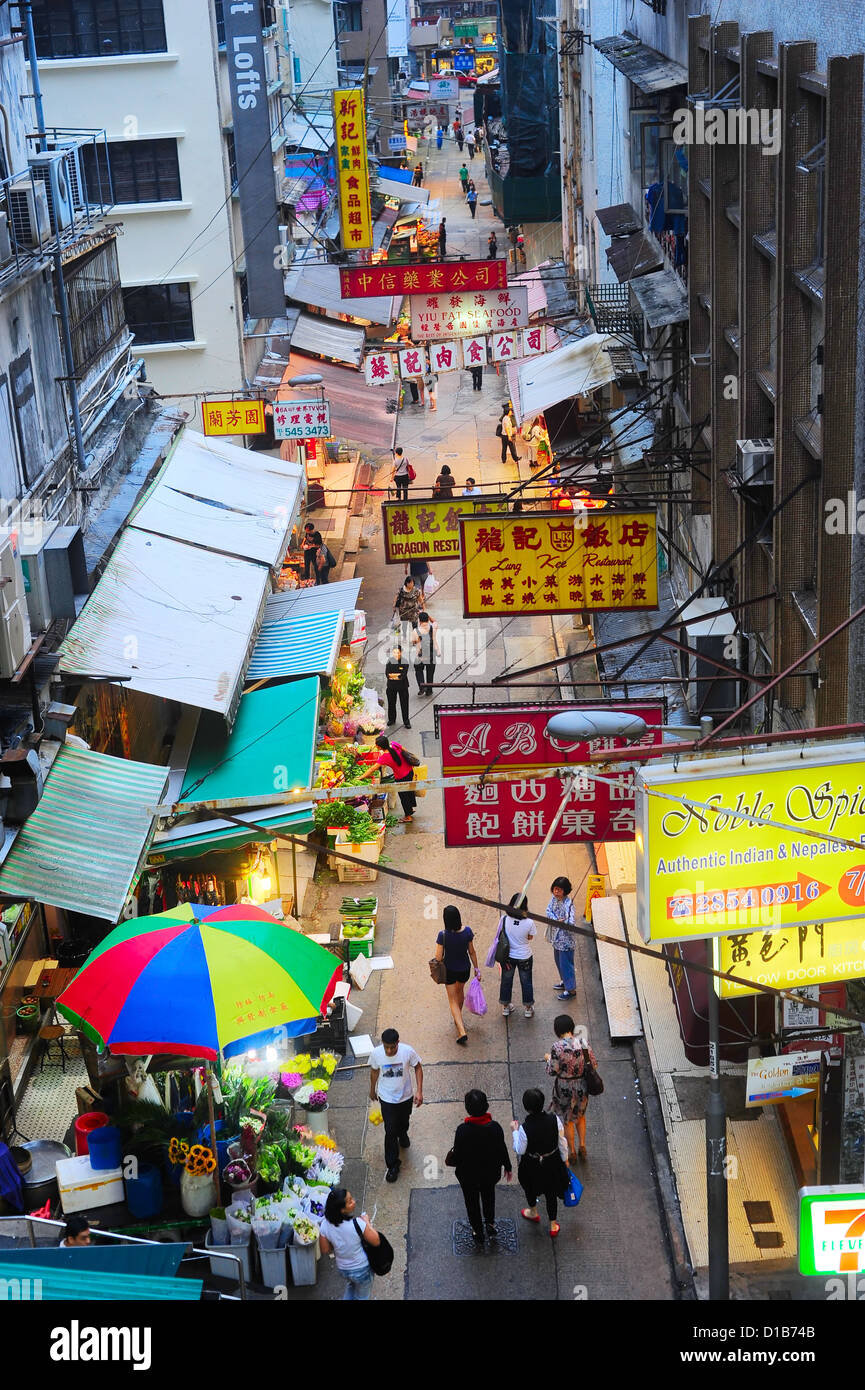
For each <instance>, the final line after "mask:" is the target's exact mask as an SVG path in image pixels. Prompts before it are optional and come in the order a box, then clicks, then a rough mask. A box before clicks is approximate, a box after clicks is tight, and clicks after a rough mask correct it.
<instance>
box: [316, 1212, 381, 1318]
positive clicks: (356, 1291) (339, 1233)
mask: <svg viewBox="0 0 865 1390" xmlns="http://www.w3.org/2000/svg"><path fill="white" fill-rule="evenodd" d="M364 1242H365V1243H366V1244H367V1245H380V1244H381V1236H380V1235H379V1233H378V1231H377V1230H376V1229H375V1227H374V1226H373V1225H372V1222H371V1221H370V1219H369V1217H368V1216H367V1214H366V1212H365V1211H364V1212H360V1213H358V1211H357V1202H356V1201H355V1199H354V1197H352V1195H351V1193H350V1192H349V1190H348V1188H347V1187H334V1188H332V1189H331V1191H330V1192H329V1193H328V1194H327V1201H326V1202H325V1204H324V1220H323V1221H322V1223H321V1226H320V1228H319V1245H320V1246H321V1253H322V1254H323V1255H330V1256H331V1258H335V1259H336V1267H337V1270H338V1272H339V1274H340V1276H341V1277H342V1278H343V1279H344V1280H345V1293H344V1294H343V1296H342V1297H343V1302H346V1301H347V1302H349V1303H360V1302H362V1301H365V1300H366V1299H368V1298H371V1297H372V1281H373V1279H374V1278H375V1275H374V1274H373V1272H372V1268H371V1266H370V1263H369V1260H368V1259H367V1255H366V1251H365V1249H364Z"/></svg>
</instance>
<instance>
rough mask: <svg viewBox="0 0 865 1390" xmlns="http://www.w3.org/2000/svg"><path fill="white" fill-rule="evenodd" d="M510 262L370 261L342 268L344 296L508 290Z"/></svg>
mask: <svg viewBox="0 0 865 1390" xmlns="http://www.w3.org/2000/svg"><path fill="white" fill-rule="evenodd" d="M507 287H508V263H507V261H506V260H505V259H504V258H500V259H499V260H494V261H454V262H450V261H433V262H431V263H430V264H428V265H383V266H382V265H378V266H376V265H367V266H360V267H358V268H357V269H353V270H340V272H339V288H340V294H341V295H342V297H343V299H371V298H373V297H376V296H378V295H387V294H432V293H436V292H437V291H441V292H442V293H444V294H447V293H449V292H450V291H451V290H457V291H458V290H506V289H507Z"/></svg>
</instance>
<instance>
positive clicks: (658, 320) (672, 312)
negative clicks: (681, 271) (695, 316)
mask: <svg viewBox="0 0 865 1390" xmlns="http://www.w3.org/2000/svg"><path fill="white" fill-rule="evenodd" d="M631 289H632V290H633V292H634V296H635V298H636V300H637V303H638V304H639V306H640V308H641V309H642V311H643V313H644V314H645V316H646V322H647V324H648V325H649V327H650V328H663V327H665V325H667V324H669V323H687V321H688V291H687V290H686V289H685V286H684V285H683V284H682V282H681V280H680V279H679V277H678V275H675V274H674V273H673V271H672V270H667V268H666V267H664V269H663V270H656V271H653V272H652V273H651V274H650V275H641V276H640V277H639V278H638V279H636V280H634V281H633V282H632V284H631Z"/></svg>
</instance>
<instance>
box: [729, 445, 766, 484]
mask: <svg viewBox="0 0 865 1390" xmlns="http://www.w3.org/2000/svg"><path fill="white" fill-rule="evenodd" d="M736 448H737V449H738V451H739V460H738V462H739V477H740V478H741V479H742V482H743V483H747V484H748V486H749V487H771V486H772V483H773V482H774V478H775V441H774V439H737V440H736Z"/></svg>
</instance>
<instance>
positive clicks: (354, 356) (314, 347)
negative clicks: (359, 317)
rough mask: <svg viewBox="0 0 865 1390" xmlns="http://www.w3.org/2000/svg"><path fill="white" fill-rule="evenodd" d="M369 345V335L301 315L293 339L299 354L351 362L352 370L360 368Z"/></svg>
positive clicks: (331, 322) (339, 324) (307, 315)
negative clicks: (364, 351)
mask: <svg viewBox="0 0 865 1390" xmlns="http://www.w3.org/2000/svg"><path fill="white" fill-rule="evenodd" d="M370 302H371V301H370ZM365 342H366V333H365V332H364V330H363V329H362V328H355V327H353V326H352V325H351V324H348V323H336V322H335V321H334V320H333V319H324V318H320V317H318V316H317V315H316V314H301V315H300V318H299V319H298V320H297V324H296V326H295V329H294V332H293V333H292V335H291V346H292V348H297V349H298V351H299V352H311V353H313V354H314V355H315V356H317V357H335V358H336V360H337V361H338V362H348V363H350V364H351V366H352V367H359V366H360V364H361V359H362V358H363V345H364V343H365Z"/></svg>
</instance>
